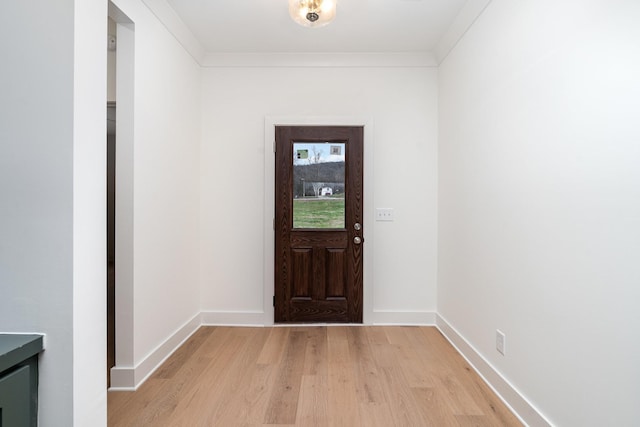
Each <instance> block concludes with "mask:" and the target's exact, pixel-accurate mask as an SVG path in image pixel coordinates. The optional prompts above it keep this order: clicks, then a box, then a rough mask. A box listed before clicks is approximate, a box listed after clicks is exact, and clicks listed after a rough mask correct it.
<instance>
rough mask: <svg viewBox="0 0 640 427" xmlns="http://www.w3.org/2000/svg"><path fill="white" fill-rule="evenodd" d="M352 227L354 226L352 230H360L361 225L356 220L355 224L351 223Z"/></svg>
mask: <svg viewBox="0 0 640 427" xmlns="http://www.w3.org/2000/svg"><path fill="white" fill-rule="evenodd" d="M353 228H354V230H356V231H360V230H362V226H361V225H360V223H359V222H356V223H355V224H353Z"/></svg>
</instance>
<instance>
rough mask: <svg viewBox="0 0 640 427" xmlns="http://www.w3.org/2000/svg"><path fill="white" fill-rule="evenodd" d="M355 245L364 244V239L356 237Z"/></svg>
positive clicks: (354, 239)
mask: <svg viewBox="0 0 640 427" xmlns="http://www.w3.org/2000/svg"><path fill="white" fill-rule="evenodd" d="M353 243H355V244H356V245H359V244H360V243H362V239H361V238H360V237H358V236H356V237H354V238H353Z"/></svg>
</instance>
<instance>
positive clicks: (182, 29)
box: [142, 0, 205, 64]
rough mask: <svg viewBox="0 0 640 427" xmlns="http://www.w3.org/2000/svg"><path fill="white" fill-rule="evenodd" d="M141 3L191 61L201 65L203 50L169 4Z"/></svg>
mask: <svg viewBox="0 0 640 427" xmlns="http://www.w3.org/2000/svg"><path fill="white" fill-rule="evenodd" d="M142 2H143V3H144V4H145V6H147V8H148V9H149V10H150V11H151V13H153V14H154V15H155V17H156V18H158V21H160V22H161V23H162V24H163V25H164V26H165V28H166V29H167V31H169V32H170V33H171V34H172V35H173V37H175V39H176V40H177V41H178V43H180V44H181V45H182V47H183V48H184V49H185V50H186V51H187V52H188V53H189V54H190V55H191V56H192V57H193V59H195V61H196V62H197V63H198V64H202V58H203V57H204V55H205V50H204V48H203V47H202V45H201V44H200V42H198V40H197V39H196V37H195V36H194V35H193V33H192V32H191V30H190V29H189V27H187V25H186V24H185V23H184V21H182V19H181V18H180V16H178V14H177V13H176V11H175V10H173V8H172V7H171V6H170V5H169V3H167V1H166V0H142Z"/></svg>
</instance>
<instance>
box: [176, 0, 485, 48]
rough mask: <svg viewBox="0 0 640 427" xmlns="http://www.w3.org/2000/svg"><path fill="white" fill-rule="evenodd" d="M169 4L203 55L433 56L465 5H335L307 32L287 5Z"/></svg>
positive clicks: (219, 0) (385, 1)
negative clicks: (324, 22)
mask: <svg viewBox="0 0 640 427" xmlns="http://www.w3.org/2000/svg"><path fill="white" fill-rule="evenodd" d="M167 1H168V3H169V5H170V6H171V7H172V8H173V9H174V10H175V12H176V13H177V15H178V16H179V17H180V19H181V20H182V21H183V22H184V24H186V26H187V27H188V28H189V30H190V31H191V33H192V34H193V36H195V39H196V40H197V42H198V43H199V44H200V46H201V48H202V49H203V50H204V52H206V53H300V52H314V53H316V52H322V53H347V52H361V53H374V52H375V53H397V52H431V51H434V50H435V49H436V46H437V44H438V42H439V40H440V39H441V38H443V36H444V35H445V33H446V32H447V30H449V28H450V27H451V26H452V24H454V23H455V19H456V17H457V16H458V15H459V14H460V12H461V11H462V10H463V7H464V6H465V3H468V2H467V0H337V1H338V3H337V15H336V19H335V21H333V22H332V23H331V24H329V25H328V26H326V27H323V28H305V27H302V26H300V25H298V24H296V23H295V22H293V21H292V20H291V18H290V17H289V12H288V0H167ZM471 2H472V1H471V0H470V1H469V3H471ZM485 3H486V2H485ZM467 6H468V5H467ZM467 8H468V7H467ZM454 26H455V25H454Z"/></svg>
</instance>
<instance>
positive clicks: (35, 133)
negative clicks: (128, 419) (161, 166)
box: [0, 0, 106, 427]
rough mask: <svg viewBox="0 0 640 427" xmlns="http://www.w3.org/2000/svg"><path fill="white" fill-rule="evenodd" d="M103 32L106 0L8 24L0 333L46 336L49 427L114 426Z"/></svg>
mask: <svg viewBox="0 0 640 427" xmlns="http://www.w3.org/2000/svg"><path fill="white" fill-rule="evenodd" d="M80 3H82V4H80ZM34 7H36V8H37V10H38V13H34ZM105 33H106V7H105V5H104V4H102V2H100V1H93V2H86V1H85V2H76V3H74V2H73V1H63V0H59V1H56V2H38V4H37V5H35V6H34V4H33V3H32V2H29V3H28V4H26V3H23V2H11V3H8V4H5V5H3V11H2V17H1V18H0V40H1V42H0V43H2V48H1V50H2V52H3V66H2V67H1V68H0V79H1V80H2V81H4V82H10V84H6V85H5V88H4V89H3V93H2V101H3V102H2V104H1V105H0V141H2V142H1V146H0V147H1V151H2V154H1V155H0V195H1V198H2V203H1V204H0V236H2V237H1V238H0V295H1V298H0V330H1V331H3V332H4V331H8V332H39V333H45V334H46V339H45V346H46V349H45V351H44V352H43V353H42V356H41V358H40V386H39V397H40V400H39V421H40V424H39V425H41V426H45V427H46V426H60V425H68V426H71V425H88V424H87V420H92V424H91V425H106V392H105V377H104V366H105V350H104V343H105V339H106V334H105V330H104V326H105V319H104V310H105V298H104V290H105V267H104V256H105V244H104V243H105V237H104V226H105V218H104V212H105V206H104V203H105V202H104V190H103V186H104V167H105V162H104V149H105V137H104V136H105V129H106V127H105V110H104V106H105V102H106V86H105V81H106V60H105V58H104V55H103V54H102V53H103V52H104V34H105ZM92 52H96V53H95V54H94V53H92ZM79 57H81V58H82V59H81V60H79V61H75V59H77V58H79ZM101 194H102V197H100V195H101Z"/></svg>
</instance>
